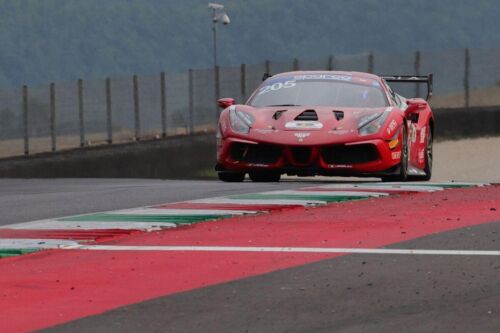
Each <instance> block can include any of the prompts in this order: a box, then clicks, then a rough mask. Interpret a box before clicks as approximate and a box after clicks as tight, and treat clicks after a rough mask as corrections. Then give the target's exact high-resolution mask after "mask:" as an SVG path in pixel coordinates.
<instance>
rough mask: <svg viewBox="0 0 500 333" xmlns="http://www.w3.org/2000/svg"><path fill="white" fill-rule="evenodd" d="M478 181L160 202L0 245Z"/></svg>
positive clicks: (18, 231)
mask: <svg viewBox="0 0 500 333" xmlns="http://www.w3.org/2000/svg"><path fill="white" fill-rule="evenodd" d="M484 185H488V184H486V183H342V184H328V185H320V186H310V187H305V188H300V189H296V190H280V191H268V192H261V193H253V194H241V195H229V196H223V197H215V198H206V199H198V200H190V201H183V202H175V203H166V204H159V205H153V206H148V207H140V208H133V209H122V210H116V211H109V212H100V213H92V214H84V215H78V216H70V217H66V218H57V219H45V220H39V221H33V222H26V223H18V224H11V225H6V226H2V227H0V249H2V248H6V249H12V248H20V249H21V248H38V249H49V248H86V249H91V246H98V245H95V244H93V243H92V242H95V241H97V240H99V239H100V238H102V237H107V238H110V237H113V236H114V235H124V234H125V235H126V234H127V233H129V232H134V231H154V230H160V229H165V228H175V227H176V226H178V225H180V224H190V223H196V222H202V221H208V220H215V219H220V218H227V217H232V216H241V215H251V214H259V213H268V212H271V211H273V210H279V209H287V208H296V207H314V206H320V205H325V204H328V203H329V202H332V201H333V202H335V200H336V198H339V199H341V198H350V199H349V200H351V199H352V200H355V199H363V198H377V197H386V196H389V195H394V194H401V193H425V192H435V191H442V190H445V189H446V188H450V187H471V186H484ZM82 246H85V247H82ZM89 246H90V247H89Z"/></svg>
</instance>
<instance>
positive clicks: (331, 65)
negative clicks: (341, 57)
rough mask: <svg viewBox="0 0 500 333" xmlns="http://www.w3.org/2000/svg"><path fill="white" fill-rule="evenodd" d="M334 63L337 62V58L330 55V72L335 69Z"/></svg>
mask: <svg viewBox="0 0 500 333" xmlns="http://www.w3.org/2000/svg"><path fill="white" fill-rule="evenodd" d="M334 61H335V57H334V56H333V55H330V56H329V57H328V70H329V71H333V68H334V66H333V63H334Z"/></svg>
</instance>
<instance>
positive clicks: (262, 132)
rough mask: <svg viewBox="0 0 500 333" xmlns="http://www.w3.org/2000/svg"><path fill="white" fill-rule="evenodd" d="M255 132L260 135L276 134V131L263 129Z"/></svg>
mask: <svg viewBox="0 0 500 333" xmlns="http://www.w3.org/2000/svg"><path fill="white" fill-rule="evenodd" d="M255 132H258V133H260V134H269V133H273V132H274V129H262V128H257V129H255Z"/></svg>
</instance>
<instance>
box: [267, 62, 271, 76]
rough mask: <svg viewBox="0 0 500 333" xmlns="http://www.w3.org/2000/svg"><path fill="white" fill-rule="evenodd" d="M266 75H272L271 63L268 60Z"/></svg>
mask: <svg viewBox="0 0 500 333" xmlns="http://www.w3.org/2000/svg"><path fill="white" fill-rule="evenodd" d="M266 73H267V74H269V75H270V74H271V62H270V61H269V60H266Z"/></svg>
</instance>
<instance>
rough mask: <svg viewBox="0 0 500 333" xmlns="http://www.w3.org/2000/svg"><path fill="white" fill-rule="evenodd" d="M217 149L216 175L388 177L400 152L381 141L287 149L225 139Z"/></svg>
mask: <svg viewBox="0 0 500 333" xmlns="http://www.w3.org/2000/svg"><path fill="white" fill-rule="evenodd" d="M218 148H219V149H218V156H217V161H218V164H217V167H216V169H217V170H218V171H225V170H232V171H241V172H249V171H255V170H274V171H280V172H281V173H287V174H290V175H318V174H321V175H357V176H363V175H367V176H374V175H387V174H392V173H393V172H394V169H395V168H397V166H398V165H399V163H400V150H399V149H400V148H399V147H397V148H396V149H394V150H391V149H390V148H389V146H388V144H387V142H386V141H384V140H382V139H374V140H367V141H358V142H352V143H343V144H337V143H336V144H323V145H311V146H307V145H301V146H289V145H274V144H268V143H260V142H255V141H249V140H241V139H239V138H231V137H229V138H226V139H224V140H222V141H221V142H220V144H219V147H218Z"/></svg>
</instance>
